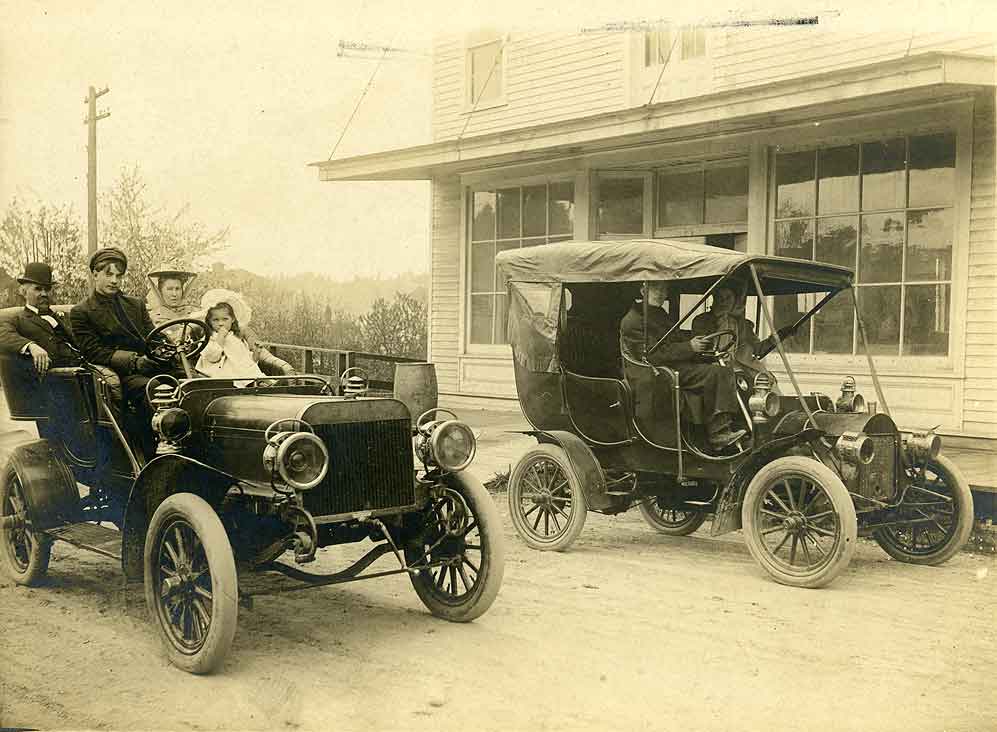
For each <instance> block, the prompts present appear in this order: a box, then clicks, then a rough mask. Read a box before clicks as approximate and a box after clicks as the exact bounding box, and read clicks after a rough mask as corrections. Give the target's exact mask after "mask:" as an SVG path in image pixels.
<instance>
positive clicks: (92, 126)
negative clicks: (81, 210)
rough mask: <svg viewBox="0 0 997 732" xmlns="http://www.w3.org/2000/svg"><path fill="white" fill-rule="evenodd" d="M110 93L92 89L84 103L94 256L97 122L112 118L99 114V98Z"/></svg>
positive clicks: (89, 225) (89, 241)
mask: <svg viewBox="0 0 997 732" xmlns="http://www.w3.org/2000/svg"><path fill="white" fill-rule="evenodd" d="M108 91H110V90H109V89H108V88H107V87H106V86H105V87H104V88H103V89H101V90H100V91H97V90H96V89H94V88H93V87H90V93H89V94H87V96H86V99H84V100H83V103H84V104H86V105H87V116H86V117H84V118H83V124H85V125H87V126H88V128H89V130H88V131H89V137H88V138H87V249H88V250H89V252H90V254H91V255H92V254H93V253H94V252H96V251H97V120H100V119H104V118H105V117H110V116H111V113H110V112H108V111H107V110H104V111H102V112H101V113H100V114H97V97H102V96H104V95H105V94H107V92H108Z"/></svg>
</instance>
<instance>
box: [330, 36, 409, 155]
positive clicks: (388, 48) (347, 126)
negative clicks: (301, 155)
mask: <svg viewBox="0 0 997 732" xmlns="http://www.w3.org/2000/svg"><path fill="white" fill-rule="evenodd" d="M394 42H395V41H394V39H392V41H391V43H389V44H388V45H387V46H383V47H382V50H381V58H379V59H378V60H377V66H375V67H374V71H373V72H372V73H371V75H370V78H369V79H368V80H367V86H365V87H364V89H363V91H362V92H361V93H360V98H359V99H357V103H356V105H355V106H354V107H353V112H352V113H351V114H350V118H349V119H348V120H346V124H345V125H344V126H343V131H342V132H340V133H339V139H338V140H336V144H335V145H333V147H332V152H331V153H329V160H332V156H333V155H335V154H336V150H338V149H339V143H341V142H342V141H343V138H344V137H346V131H347V130H349V129H350V125H351V124H352V123H353V118H354V117H356V116H357V110H358V109H360V105H361V104H362V103H363V100H364V97H366V96H367V92H368V91H370V87H371V84H373V83H374V77H375V76H377V72H378V69H380V68H381V64H382V63H384V59H385V57H386V56H387V55H388V51H391V50H392V48H391V47H392V46H393V45H394ZM342 43H343V42H342V41H340V51H342V50H343V46H342Z"/></svg>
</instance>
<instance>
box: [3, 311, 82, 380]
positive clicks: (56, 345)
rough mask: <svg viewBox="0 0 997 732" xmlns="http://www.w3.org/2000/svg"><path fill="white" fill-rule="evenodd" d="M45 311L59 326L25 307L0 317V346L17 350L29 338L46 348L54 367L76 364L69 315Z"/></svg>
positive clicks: (22, 346)
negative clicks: (4, 317) (13, 313)
mask: <svg viewBox="0 0 997 732" xmlns="http://www.w3.org/2000/svg"><path fill="white" fill-rule="evenodd" d="M46 314H47V315H51V316H52V317H54V318H55V319H56V320H57V321H59V327H58V328H54V327H52V325H51V324H50V323H49V322H48V321H47V320H45V318H43V317H42V316H41V315H39V314H38V313H36V312H34V311H32V310H29V309H28V308H24V309H23V310H22V311H21V312H19V313H17V315H15V316H14V317H13V318H10V319H4V320H2V321H0V350H2V351H4V352H6V353H9V354H12V355H14V354H20V353H21V351H22V349H23V348H24V347H25V346H26V345H27V344H28V343H29V342H34V343H37V344H38V345H39V346H41V347H42V348H44V349H45V350H46V351H48V355H49V358H50V359H51V360H52V367H53V368H61V367H64V366H78V365H79V364H80V362H81V361H80V357H79V356H78V355H77V353H76V352H75V351H74V350H73V348H72V346H71V344H73V343H74V340H73V331H72V328H71V326H70V322H69V318H67V317H66V316H65V315H64V314H63V313H60V312H56V311H55V310H51V311H49V312H48V313H46Z"/></svg>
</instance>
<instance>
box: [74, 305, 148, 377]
mask: <svg viewBox="0 0 997 732" xmlns="http://www.w3.org/2000/svg"><path fill="white" fill-rule="evenodd" d="M114 298H117V299H118V301H119V302H120V303H121V309H122V310H123V312H124V316H125V320H126V321H127V322H126V323H125V324H122V322H121V320H119V318H118V316H117V315H116V314H115V312H114ZM69 320H70V322H71V323H72V325H73V336H74V338H75V339H76V343H77V344H78V345H79V347H80V350H81V351H83V355H84V357H85V358H86V359H87V360H88V361H90V362H91V363H97V364H103V365H105V366H110V367H111V368H113V369H114V370H115V371H118V372H119V373H122V374H127V373H128V369H129V366H130V364H131V359H132V355H133V354H140V355H141V354H144V353H145V337H146V336H147V335H149V333H150V332H151V331H152V330H153V325H152V319H151V318H150V317H149V311H148V310H147V309H146V306H145V303H144V302H143V301H142V300H140V299H138V298H137V297H129V296H128V295H122V294H120V293H118V294H117V295H114V296H113V297H108V296H106V295H98V294H97V293H96V292H95V293H93V294H91V295H90V297H88V298H87V299H86V300H84V301H83V302H81V303H78V304H76V305H74V306H73V309H72V311H71V312H70V313H69Z"/></svg>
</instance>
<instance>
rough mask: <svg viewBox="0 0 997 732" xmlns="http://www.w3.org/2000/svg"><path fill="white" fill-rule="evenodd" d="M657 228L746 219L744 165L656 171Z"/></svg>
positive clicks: (724, 222)
mask: <svg viewBox="0 0 997 732" xmlns="http://www.w3.org/2000/svg"><path fill="white" fill-rule="evenodd" d="M657 184H658V206H657V209H658V216H657V228H667V227H669V226H683V225H697V224H730V223H736V222H742V221H743V222H747V220H748V166H747V165H746V164H744V163H732V164H725V165H709V166H702V165H700V166H695V167H693V168H683V169H681V170H677V171H663V172H660V173H658V181H657Z"/></svg>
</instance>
